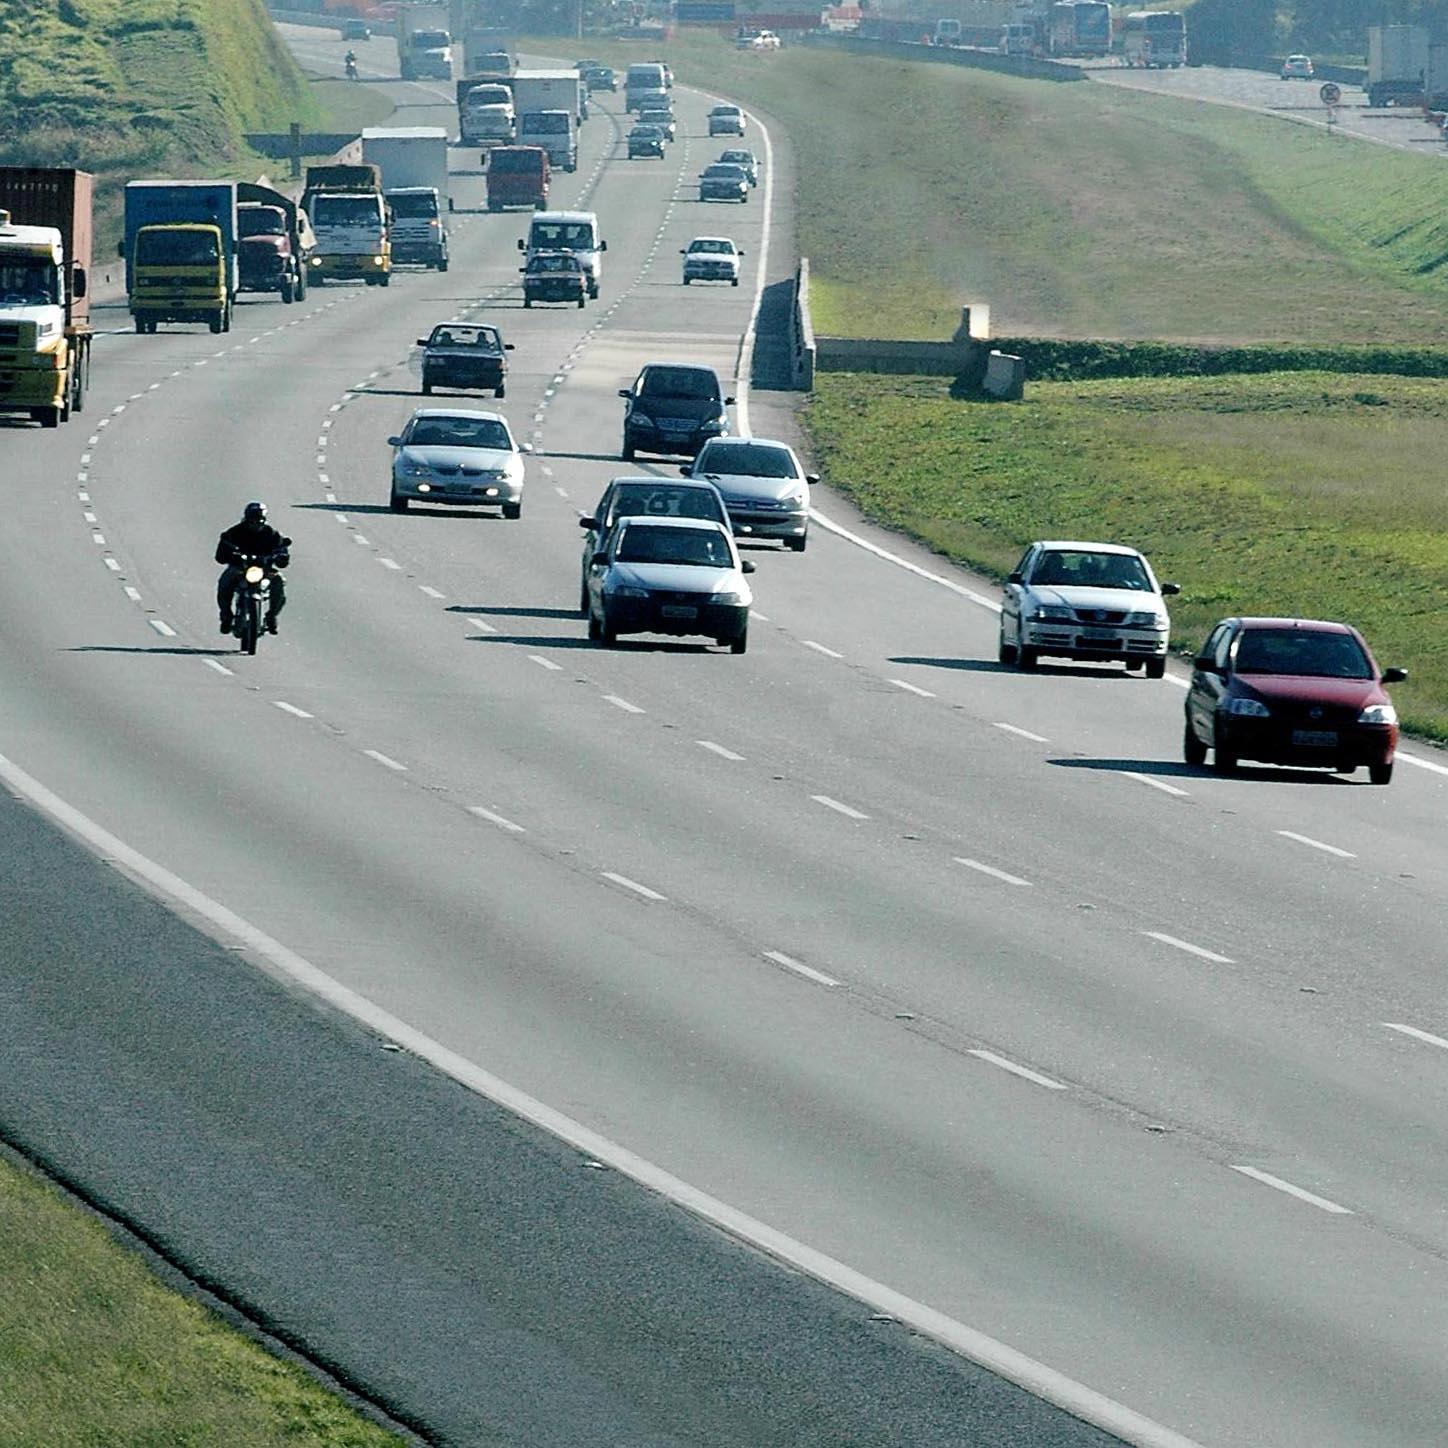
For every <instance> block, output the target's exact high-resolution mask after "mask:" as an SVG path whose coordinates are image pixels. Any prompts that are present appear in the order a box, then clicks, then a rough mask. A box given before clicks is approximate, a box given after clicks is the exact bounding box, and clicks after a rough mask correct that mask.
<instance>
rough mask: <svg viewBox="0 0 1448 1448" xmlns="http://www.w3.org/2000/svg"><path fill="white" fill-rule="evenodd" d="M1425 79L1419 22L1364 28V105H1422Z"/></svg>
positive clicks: (1424, 30) (1424, 44)
mask: <svg viewBox="0 0 1448 1448" xmlns="http://www.w3.org/2000/svg"><path fill="white" fill-rule="evenodd" d="M1427 81H1428V31H1427V28H1426V27H1425V26H1422V25H1371V26H1369V27H1368V104H1369V105H1370V106H1417V105H1422V103H1423V96H1424V92H1425V91H1426V89H1427Z"/></svg>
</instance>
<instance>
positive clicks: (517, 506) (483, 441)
mask: <svg viewBox="0 0 1448 1448" xmlns="http://www.w3.org/2000/svg"><path fill="white" fill-rule="evenodd" d="M387 444H388V446H389V447H391V448H393V449H394V451H393V454H392V497H391V502H392V511H393V512H394V513H405V512H406V511H407V508H408V504H409V503H414V502H415V503H443V504H449V505H452V506H454V507H457V506H462V507H472V508H501V509H502V510H503V516H504V517H505V518H520V517H522V515H523V454H524V453H525V452H528V451H530V450H531V449H530V448H529V447H528V445H527V444H526V443H524V444H521V445H520V444H519V443H518V442H516V441H515V440H514V438H513V433H512V430H511V429H510V428H509V426H508V421H507V419H506V418H505V417H504V416H503V415H502V414H501V413H498V412H473V411H468V410H464V409H461V408H456V409H443V408H433V407H425V408H420V409H419V410H418V411H417V412H414V413H413V414H412V416H411V417H410V418H409V419H408V421H407V426H406V427H405V428H403V430H402V432H401V433H400V434H399V435H398V436H397V437H389V438H388V439H387Z"/></svg>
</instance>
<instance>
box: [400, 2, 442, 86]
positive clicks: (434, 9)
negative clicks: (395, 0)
mask: <svg viewBox="0 0 1448 1448" xmlns="http://www.w3.org/2000/svg"><path fill="white" fill-rule="evenodd" d="M450 14H451V6H449V5H419V4H407V5H399V6H398V7H397V70H398V74H399V75H401V77H402V78H403V80H451V79H452V78H453V74H452V36H451V35H449V34H448V28H447V27H448V20H449V17H450Z"/></svg>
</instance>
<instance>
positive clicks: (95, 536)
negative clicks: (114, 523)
mask: <svg viewBox="0 0 1448 1448" xmlns="http://www.w3.org/2000/svg"><path fill="white" fill-rule="evenodd" d="M91 542H92V543H94V544H95V545H96V546H97V547H99V548H104V547H105V546H106V535H105V534H104V533H92V534H91Z"/></svg>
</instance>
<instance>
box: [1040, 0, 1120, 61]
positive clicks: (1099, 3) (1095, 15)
mask: <svg viewBox="0 0 1448 1448" xmlns="http://www.w3.org/2000/svg"><path fill="white" fill-rule="evenodd" d="M1048 23H1049V35H1050V47H1051V54H1052V55H1070V56H1082V57H1088V58H1089V57H1095V56H1102V55H1110V54H1111V6H1110V5H1108V4H1107V3H1106V0H1059V3H1058V4H1055V5H1052V6H1051V10H1050V16H1049V21H1048Z"/></svg>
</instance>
